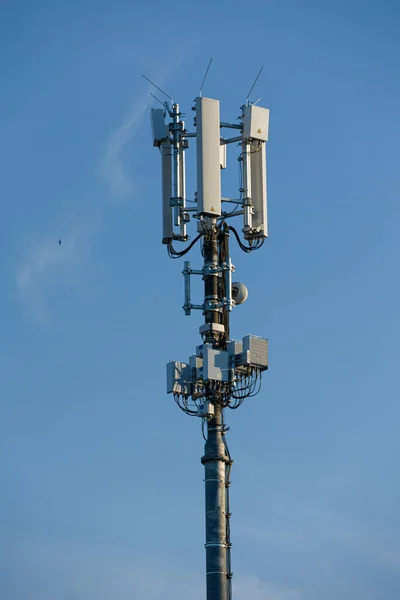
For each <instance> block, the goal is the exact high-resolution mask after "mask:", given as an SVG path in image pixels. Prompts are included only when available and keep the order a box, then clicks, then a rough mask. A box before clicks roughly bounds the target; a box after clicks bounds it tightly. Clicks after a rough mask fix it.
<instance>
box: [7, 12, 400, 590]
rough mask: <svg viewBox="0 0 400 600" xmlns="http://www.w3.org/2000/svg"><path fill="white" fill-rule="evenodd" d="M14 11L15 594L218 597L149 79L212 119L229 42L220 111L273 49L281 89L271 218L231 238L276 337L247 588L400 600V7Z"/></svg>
mask: <svg viewBox="0 0 400 600" xmlns="http://www.w3.org/2000/svg"><path fill="white" fill-rule="evenodd" d="M0 10H1V14H0V78H1V83H2V86H1V87H2V92H1V95H0V128H1V136H0V160H1V165H2V169H1V172H2V175H1V177H0V195H1V199H2V202H1V206H2V218H1V219H0V277H1V281H2V286H1V295H0V306H1V313H0V314H1V336H0V371H1V378H0V403H1V404H0V406H1V419H0V461H1V463H0V465H1V467H0V477H1V484H0V487H1V501H0V527H1V532H2V534H1V541H0V597H1V598H2V599H3V598H4V600H27V599H29V600H53V599H54V598H57V600H94V599H96V600H106V599H107V600H109V599H110V598H118V599H119V600H128V598H129V599H130V600H131V599H132V598H140V599H141V600H161V599H162V600H172V599H174V600H186V599H187V598H189V597H190V598H191V599H192V600H200V599H201V598H204V548H203V542H204V531H203V530H204V518H203V482H202V478H203V472H202V466H201V464H200V457H201V455H202V443H203V442H202V437H201V431H200V423H199V422H198V421H197V420H195V419H190V418H189V417H185V416H184V415H183V414H182V413H180V412H179V411H178V410H177V408H176V406H175V405H174V403H173V401H172V399H171V398H170V397H169V396H167V395H166V393H165V377H164V373H165V363H166V362H167V361H168V360H170V359H175V360H180V359H181V360H184V359H186V358H187V356H188V355H189V354H190V353H191V352H192V350H193V348H194V346H195V345H196V344H197V343H198V340H199V336H198V326H199V324H200V317H199V315H194V316H192V317H190V318H188V317H185V316H184V314H183V311H182V309H181V306H182V303H183V281H182V276H181V274H180V271H181V267H182V265H181V264H179V261H171V260H169V259H168V258H167V255H166V252H165V248H164V247H162V246H161V243H160V237H161V231H160V223H161V215H160V165H159V156H158V153H157V152H156V151H155V150H154V149H153V148H152V144H151V136H150V127H149V119H148V113H149V110H150V107H151V106H153V104H152V99H151V97H150V96H149V87H148V85H147V83H146V82H145V81H144V80H143V79H142V78H141V74H142V73H145V74H146V75H148V76H149V77H151V78H152V79H154V80H156V81H157V82H158V83H159V85H161V86H162V87H164V88H166V89H167V91H168V92H169V93H170V94H171V95H172V96H173V97H174V99H175V100H176V101H178V102H179V103H180V105H181V106H182V109H183V110H186V111H188V113H189V114H188V116H189V118H190V114H191V113H190V112H189V111H190V107H191V105H192V100H193V98H194V97H195V96H196V95H197V93H198V90H199V86H200V83H201V80H202V77H203V74H204V70H205V68H206V66H207V63H208V60H209V58H210V56H213V57H214V62H213V65H212V68H211V71H210V75H209V77H208V79H207V83H206V86H205V89H204V95H207V96H209V97H212V98H219V99H220V100H221V112H222V116H223V118H224V120H234V119H235V118H236V117H237V115H238V109H239V107H240V105H241V104H242V103H243V101H244V100H245V97H246V92H247V91H248V89H249V88H250V85H251V83H252V81H253V80H254V77H255V76H256V74H257V72H258V70H259V68H260V66H261V65H264V71H263V74H262V77H261V78H260V81H259V83H258V84H257V88H256V91H255V94H256V95H257V97H258V96H262V101H261V102H260V104H261V105H263V106H266V107H268V108H270V110H271V121H270V141H269V144H268V185H269V219H270V238H269V239H268V241H267V243H266V244H265V246H264V247H263V249H262V251H260V252H257V253H255V254H254V255H252V256H247V255H243V254H242V253H240V251H239V250H238V248H237V247H234V246H233V250H232V254H233V262H234V264H235V265H236V269H237V270H236V276H237V279H238V280H241V281H244V282H245V283H246V285H247V286H248V288H249V299H248V301H247V302H246V304H244V305H243V306H240V307H237V308H236V309H235V311H234V313H233V317H232V333H233V336H234V337H236V338H240V337H242V336H243V335H244V334H246V333H254V334H258V335H264V336H266V337H268V338H269V340H270V370H269V372H268V374H267V375H266V376H265V377H264V385H263V389H262V392H261V393H260V395H259V396H258V397H256V398H254V399H251V400H248V401H247V402H246V403H245V404H244V405H243V406H242V407H241V409H240V410H239V411H235V412H231V411H229V413H228V414H227V416H226V418H227V420H228V424H229V425H230V426H231V432H230V434H229V442H230V448H231V451H232V455H233V457H234V459H235V465H234V469H233V472H232V478H233V485H232V512H233V519H232V541H233V544H234V547H233V571H234V573H235V577H234V584H235V599H236V600H321V599H322V598H323V599H324V600H337V599H338V598H340V600H355V599H358V598H362V599H363V600H395V599H396V600H398V598H399V595H400V518H399V509H398V507H399V504H400V480H399V469H398V456H399V451H400V440H399V435H398V422H399V419H400V408H399V402H398V401H399V397H400V394H399V383H398V373H399V368H398V364H399V358H400V353H399V345H398V339H399V334H400V325H399V324H400V308H399V307H400V285H399V257H400V244H399V236H398V223H399V219H400V208H399V207H400V204H399V190H400V169H399V149H398V148H399V142H398V140H399V137H400V124H399V106H400V83H399V76H398V74H399V66H400V65H399V62H400V60H399V57H400V8H399V6H398V3H397V2H395V1H394V0H392V1H389V0H382V1H380V2H377V1H376V0H371V1H370V2H368V3H366V2H361V1H357V0H353V1H352V2H350V3H349V2H343V1H341V0H339V1H338V2H335V3H333V2H320V1H319V2H317V1H312V0H305V1H304V2H301V3H300V2H295V1H294V0H280V1H268V2H258V3H253V4H246V3H239V2H236V1H231V2H209V1H204V2H202V3H198V4H190V3H186V4H183V3H182V4H179V3H175V4H174V3H172V4H169V5H168V4H166V3H162V2H159V1H158V0H156V1H155V2H153V3H140V4H135V3H133V2H128V1H122V0H115V1H114V2H109V1H104V2H102V3H100V2H94V1H84V0H80V1H79V2H77V1H76V0H75V1H74V0H72V1H71V2H69V3H65V2H47V1H44V0H37V1H36V2H27V1H20V2H6V1H5V0H4V1H3V2H1V3H0ZM175 34H178V35H175ZM188 123H189V119H188ZM229 160H230V162H229V171H228V172H227V173H224V187H225V189H226V190H227V191H228V193H230V190H234V189H235V186H236V184H237V170H236V165H235V164H234V160H233V157H230V158H229ZM189 166H190V160H189ZM189 188H190V190H191V191H192V192H193V191H194V188H193V173H192V174H191V175H190V176H189ZM58 238H61V239H62V245H61V247H59V246H58V245H57V240H58ZM191 261H192V262H193V264H196V262H197V263H198V264H200V256H199V254H198V250H195V251H193V252H192V254H191ZM396 365H397V367H396Z"/></svg>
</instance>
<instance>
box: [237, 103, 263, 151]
mask: <svg viewBox="0 0 400 600" xmlns="http://www.w3.org/2000/svg"><path fill="white" fill-rule="evenodd" d="M268 128H269V110H268V108H261V107H260V106H254V105H253V104H250V105H249V106H246V107H245V109H244V116H243V137H244V139H246V140H248V139H253V140H259V141H260V142H266V141H268Z"/></svg>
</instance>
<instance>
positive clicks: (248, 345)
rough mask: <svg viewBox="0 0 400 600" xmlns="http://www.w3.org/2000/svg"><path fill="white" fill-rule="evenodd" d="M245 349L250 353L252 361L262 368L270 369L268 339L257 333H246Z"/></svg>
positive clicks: (254, 364) (244, 339)
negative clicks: (256, 334)
mask: <svg viewBox="0 0 400 600" xmlns="http://www.w3.org/2000/svg"><path fill="white" fill-rule="evenodd" d="M243 351H244V352H249V353H250V363H251V364H252V365H253V366H255V367H258V368H260V369H268V340H267V339H266V338H261V337H258V336H255V335H245V336H244V338H243Z"/></svg>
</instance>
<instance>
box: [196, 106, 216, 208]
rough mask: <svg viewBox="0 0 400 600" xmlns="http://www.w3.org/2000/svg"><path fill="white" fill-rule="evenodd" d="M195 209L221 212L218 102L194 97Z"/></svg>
mask: <svg viewBox="0 0 400 600" xmlns="http://www.w3.org/2000/svg"><path fill="white" fill-rule="evenodd" d="M196 130H197V135H196V144H197V208H198V214H199V215H212V216H215V217H219V216H220V215H221V173H220V168H221V167H220V164H221V159H220V152H221V150H220V118H219V101H218V100H211V99H210V98H196Z"/></svg>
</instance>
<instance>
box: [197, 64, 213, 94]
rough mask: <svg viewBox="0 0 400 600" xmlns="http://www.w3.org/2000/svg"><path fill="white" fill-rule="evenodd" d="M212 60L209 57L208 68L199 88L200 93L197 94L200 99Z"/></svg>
mask: <svg viewBox="0 0 400 600" xmlns="http://www.w3.org/2000/svg"><path fill="white" fill-rule="evenodd" d="M212 60H213V57H211V58H210V62H209V63H208V67H207V70H206V74H205V75H204V78H203V81H202V82H201V86H200V92H199V96H200V98H201V95H202V93H203V87H204V82H205V80H206V79H207V75H208V71H209V70H210V67H211V63H212Z"/></svg>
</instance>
